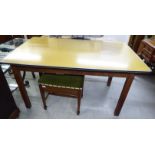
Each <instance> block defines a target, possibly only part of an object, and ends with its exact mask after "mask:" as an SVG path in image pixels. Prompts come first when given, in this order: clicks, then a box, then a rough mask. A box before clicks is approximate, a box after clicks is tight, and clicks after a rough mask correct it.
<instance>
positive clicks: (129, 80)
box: [114, 75, 134, 116]
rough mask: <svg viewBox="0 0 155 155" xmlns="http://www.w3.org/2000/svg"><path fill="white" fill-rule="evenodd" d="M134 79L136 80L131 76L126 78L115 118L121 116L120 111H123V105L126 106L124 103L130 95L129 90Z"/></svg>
mask: <svg viewBox="0 0 155 155" xmlns="http://www.w3.org/2000/svg"><path fill="white" fill-rule="evenodd" d="M133 79H134V75H129V76H128V77H127V78H126V81H125V84H124V87H123V90H122V92H121V95H120V98H119V100H118V103H117V106H116V108H115V111H114V115H115V116H119V114H120V111H121V109H122V107H123V104H124V101H125V99H126V97H127V95H128V92H129V89H130V87H131V84H132V82H133Z"/></svg>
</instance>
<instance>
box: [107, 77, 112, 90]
mask: <svg viewBox="0 0 155 155" xmlns="http://www.w3.org/2000/svg"><path fill="white" fill-rule="evenodd" d="M111 82H112V76H109V77H108V82H107V86H108V87H109V86H110V85H111Z"/></svg>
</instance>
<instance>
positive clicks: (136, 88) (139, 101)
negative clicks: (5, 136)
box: [13, 74, 155, 119]
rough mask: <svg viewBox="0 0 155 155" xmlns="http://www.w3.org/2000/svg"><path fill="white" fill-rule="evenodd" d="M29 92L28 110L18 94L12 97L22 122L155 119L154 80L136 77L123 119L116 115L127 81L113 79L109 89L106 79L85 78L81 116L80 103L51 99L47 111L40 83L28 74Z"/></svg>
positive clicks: (66, 98) (121, 114)
mask: <svg viewBox="0 0 155 155" xmlns="http://www.w3.org/2000/svg"><path fill="white" fill-rule="evenodd" d="M27 75H28V76H27V79H28V80H29V82H30V88H27V92H28V95H29V97H30V100H31V103H32V108H31V109H26V108H25V105H24V102H23V100H22V98H21V95H20V93H19V90H16V91H15V92H14V93H13V96H14V98H15V101H16V103H17V106H18V107H19V109H20V111H21V112H20V116H19V118H21V119H37V118H38V119H48V118H51V119H52V118H53V119H59V118H61V119H74V118H75V119H112V118H115V119H119V118H155V93H154V92H155V76H137V77H136V78H135V80H134V82H133V84H132V87H131V89H130V92H129V94H128V97H127V99H126V101H125V104H124V106H123V109H122V111H121V113H120V116H118V117H115V116H114V115H113V112H114V109H115V106H116V103H117V101H118V98H119V95H120V93H121V90H122V87H123V84H124V81H125V79H123V78H114V79H113V82H112V84H111V86H110V87H107V85H106V82H107V77H96V76H86V77H85V83H84V96H83V98H82V101H81V113H80V116H77V115H76V106H77V100H76V99H75V98H69V97H59V96H53V95H50V96H49V97H48V99H47V106H48V109H47V110H44V109H43V106H42V101H41V97H40V92H39V89H38V84H37V79H38V76H37V79H35V80H34V79H33V78H32V76H31V74H27Z"/></svg>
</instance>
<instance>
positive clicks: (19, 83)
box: [12, 66, 31, 108]
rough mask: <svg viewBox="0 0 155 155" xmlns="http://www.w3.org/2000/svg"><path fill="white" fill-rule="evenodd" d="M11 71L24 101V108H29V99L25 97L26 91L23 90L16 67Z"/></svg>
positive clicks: (20, 77)
mask: <svg viewBox="0 0 155 155" xmlns="http://www.w3.org/2000/svg"><path fill="white" fill-rule="evenodd" d="M12 71H13V74H14V77H15V79H16V82H17V84H18V87H19V90H20V93H21V95H22V98H23V100H24V103H25V106H26V107H27V108H31V102H30V99H29V97H28V95H27V91H26V89H25V86H24V83H23V80H22V76H21V73H20V70H18V69H17V68H16V67H14V66H12Z"/></svg>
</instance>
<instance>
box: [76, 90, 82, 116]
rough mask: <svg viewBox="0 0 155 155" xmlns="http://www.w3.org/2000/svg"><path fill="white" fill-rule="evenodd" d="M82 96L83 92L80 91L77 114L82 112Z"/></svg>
mask: <svg viewBox="0 0 155 155" xmlns="http://www.w3.org/2000/svg"><path fill="white" fill-rule="evenodd" d="M81 96H82V92H81V91H80V92H78V104H77V115H79V114H80V105H81Z"/></svg>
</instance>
